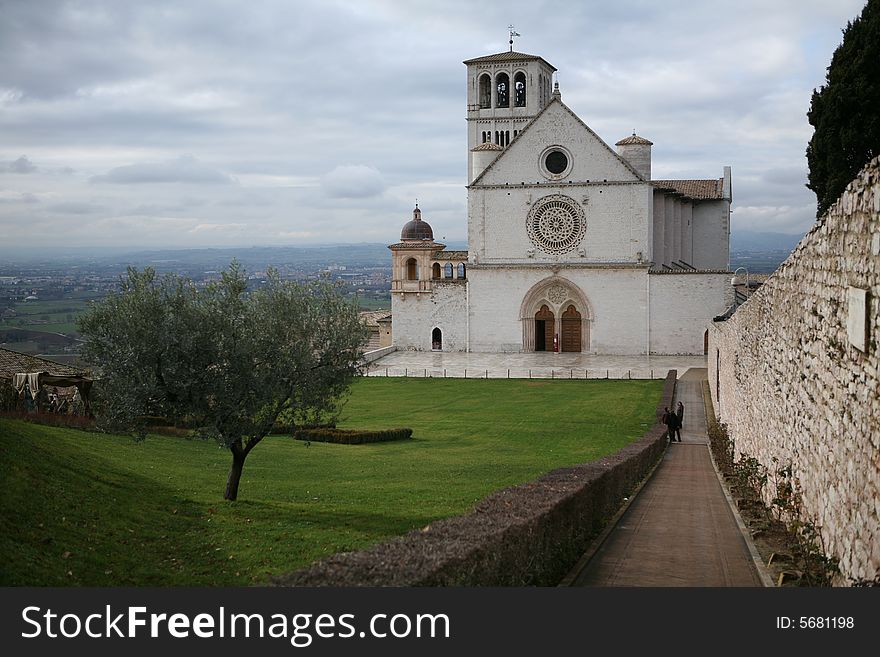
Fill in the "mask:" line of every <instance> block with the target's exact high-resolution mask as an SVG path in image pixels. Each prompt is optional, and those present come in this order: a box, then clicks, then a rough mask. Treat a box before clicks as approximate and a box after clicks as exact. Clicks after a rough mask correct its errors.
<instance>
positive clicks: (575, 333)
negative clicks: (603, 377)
mask: <svg viewBox="0 0 880 657" xmlns="http://www.w3.org/2000/svg"><path fill="white" fill-rule="evenodd" d="M560 342H561V345H560V347H561V351H576V352H580V350H581V314H580V313H579V312H578V311H577V308H575V307H574V305H569V306H568V308H566V309H565V312H563V313H562V339H561V340H560Z"/></svg>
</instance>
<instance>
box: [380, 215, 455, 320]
mask: <svg viewBox="0 0 880 657" xmlns="http://www.w3.org/2000/svg"><path fill="white" fill-rule="evenodd" d="M388 248H389V249H391V254H392V255H391V297H392V302H393V300H394V295H395V294H398V293H399V294H400V295H404V294H406V293H409V292H415V293H417V294H418V293H422V292H430V291H431V255H432V254H433V253H434V252H436V251H442V250H443V249H445V248H446V246H445V245H444V244H437V243H436V242H435V241H434V231H433V229H432V228H431V226H430V225H429V224H428V222H427V221H423V220H422V211H421V210H420V209H419V206H418V203H417V204H416V207H415V209H414V210H413V218H412V220H410V221H408V222H406V223H405V224H404V225H403V230H401V231H400V242H398V243H397V244H392V245H391V246H389V247H388ZM392 308H393V303H392Z"/></svg>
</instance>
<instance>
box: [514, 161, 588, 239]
mask: <svg viewBox="0 0 880 657" xmlns="http://www.w3.org/2000/svg"><path fill="white" fill-rule="evenodd" d="M563 157H564V156H563ZM585 231H586V222H585V220H584V213H583V210H581V208H580V207H579V206H578V204H577V203H575V201H574V200H572V199H570V198H569V197H567V196H563V195H562V194H553V195H552V196H545V197H544V198H542V199H540V200H539V201H538V202H537V203H535V205H534V206H532V210H531V212H529V215H528V218H527V219H526V232H527V233H528V235H529V239H530V240H531V241H532V244H534V245H535V246H536V247H538V248H539V249H541V250H542V251H544V252H545V253H551V254H561V253H568V252H569V251H572V250H574V249H575V248H576V247H577V246H578V244H580V243H581V241H582V240H583V238H584V232H585Z"/></svg>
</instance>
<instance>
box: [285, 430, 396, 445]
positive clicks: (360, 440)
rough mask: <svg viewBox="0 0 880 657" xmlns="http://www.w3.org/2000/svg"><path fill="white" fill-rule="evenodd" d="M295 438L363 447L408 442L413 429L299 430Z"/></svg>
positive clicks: (295, 433)
mask: <svg viewBox="0 0 880 657" xmlns="http://www.w3.org/2000/svg"><path fill="white" fill-rule="evenodd" d="M293 437H294V438H296V439H297V440H308V441H310V442H313V443H337V444H340V445H362V444H364V443H381V442H386V441H388V440H407V439H409V438H410V437H412V429H405V428H401V429H384V430H382V431H359V430H357V429H329V428H327V429H298V430H297V431H295V432H294V434H293Z"/></svg>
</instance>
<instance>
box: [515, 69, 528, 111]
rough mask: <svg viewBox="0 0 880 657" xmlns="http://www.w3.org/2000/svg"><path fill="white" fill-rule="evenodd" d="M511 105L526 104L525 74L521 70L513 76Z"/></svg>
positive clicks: (522, 105)
mask: <svg viewBox="0 0 880 657" xmlns="http://www.w3.org/2000/svg"><path fill="white" fill-rule="evenodd" d="M513 105H514V107H525V106H526V74H525V73H523V72H522V71H520V72H519V73H517V74H516V75H514V76H513Z"/></svg>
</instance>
